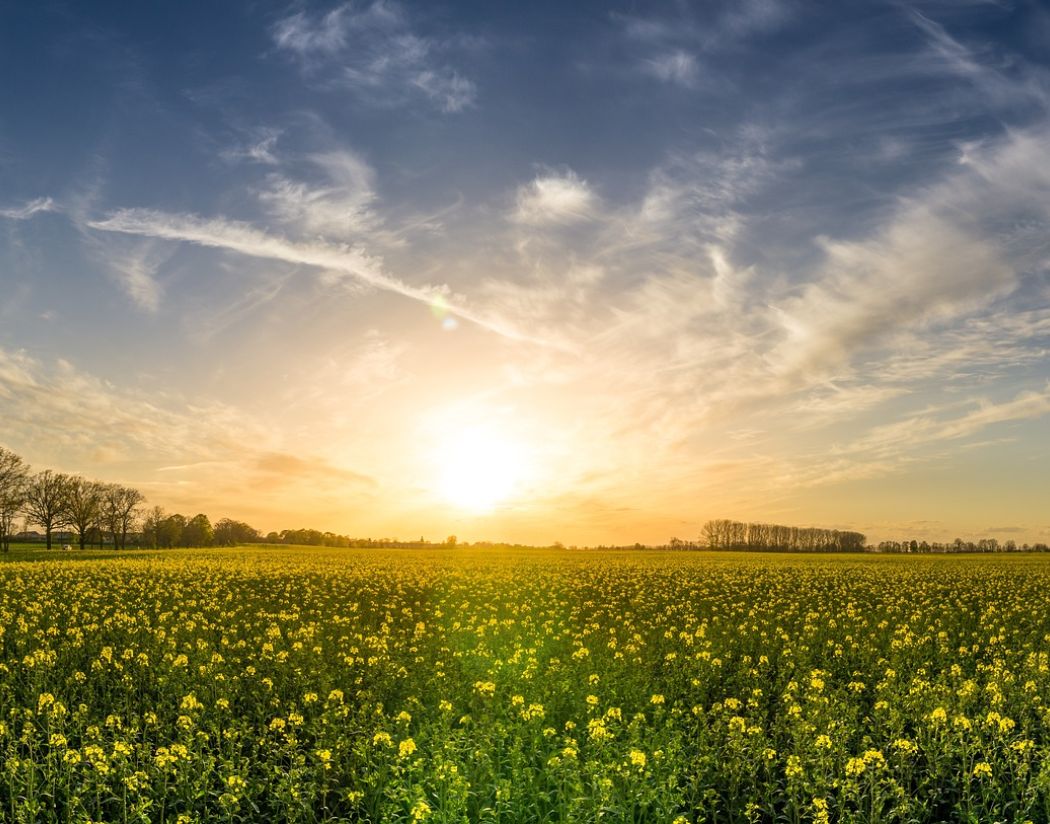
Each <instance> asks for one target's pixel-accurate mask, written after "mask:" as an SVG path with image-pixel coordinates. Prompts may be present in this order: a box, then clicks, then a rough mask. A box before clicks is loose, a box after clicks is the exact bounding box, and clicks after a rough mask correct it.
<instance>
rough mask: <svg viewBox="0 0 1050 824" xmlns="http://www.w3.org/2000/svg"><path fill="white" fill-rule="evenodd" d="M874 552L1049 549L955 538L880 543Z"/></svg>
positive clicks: (1040, 546) (1039, 550) (1021, 550)
mask: <svg viewBox="0 0 1050 824" xmlns="http://www.w3.org/2000/svg"><path fill="white" fill-rule="evenodd" d="M872 550H873V551H874V552H900V553H909V554H910V553H913V552H914V553H917V554H918V553H925V552H930V553H932V552H938V553H965V552H1047V551H1048V550H1050V547H1047V545H1046V544H1044V543H1036V544H1027V543H1024V544H1020V545H1018V543H1017V541H1014V540H1012V539H1011V540H1008V541H1003V542H1002V543H1000V542H999V541H998V540H997V539H996V538H981V539H980V540H978V541H964V540H963V539H962V538H956V539H955V540H954V541H952V542H951V543H938V542H936V541H934V542H932V543H930V542H927V541H918V540H916V539H914V538H912V539H911V540H906V541H880V542H879V544H878V545H877V546H875V547H872Z"/></svg>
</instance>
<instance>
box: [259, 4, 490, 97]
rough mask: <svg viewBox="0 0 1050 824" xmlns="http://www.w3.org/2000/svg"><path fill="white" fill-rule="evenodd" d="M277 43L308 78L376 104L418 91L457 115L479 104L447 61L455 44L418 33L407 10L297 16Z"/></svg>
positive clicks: (344, 9)
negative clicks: (350, 90)
mask: <svg viewBox="0 0 1050 824" xmlns="http://www.w3.org/2000/svg"><path fill="white" fill-rule="evenodd" d="M273 38H274V43H275V44H276V45H277V47H278V48H279V49H281V50H282V51H285V52H287V53H289V54H291V55H293V56H294V57H295V58H296V59H297V60H298V61H299V63H300V65H302V67H303V69H304V71H306V72H307V73H308V74H310V75H313V76H318V77H321V78H323V81H324V82H326V83H329V84H334V85H338V86H343V87H345V88H349V89H353V90H355V91H357V92H358V93H359V94H360V95H361V96H363V97H365V98H366V99H370V100H372V101H373V102H375V103H380V104H383V103H385V104H389V103H390V102H391V101H395V100H397V99H398V98H404V97H406V96H409V95H410V93H411V92H413V91H416V92H420V93H422V94H423V95H425V96H426V97H427V98H428V99H429V100H430V101H431V102H432V103H433V104H434V105H435V106H437V108H439V109H440V110H442V111H444V112H447V113H453V112H460V111H462V110H464V109H466V108H469V107H470V106H472V105H473V104H474V101H475V99H476V98H477V86H476V84H475V83H474V82H473V81H472V80H470V79H469V78H467V77H464V76H463V75H462V74H461V73H460V72H459V71H458V70H457V69H456V68H454V67H453V66H451V65H449V63H448V62H447V60H446V57H445V55H446V54H447V53H448V52H449V51H450V50H451V49H452V47H453V46H452V44H453V41H452V40H451V39H443V38H439V37H431V36H424V35H420V34H418V33H416V32H415V31H414V30H413V28H412V26H411V24H410V21H409V19H408V15H407V13H406V12H405V10H404V9H403V8H402V7H401V6H400V5H397V4H395V3H392V2H385V0H376V2H373V3H371V4H370V5H368V6H359V5H358V4H355V3H343V4H342V5H339V6H337V7H336V8H334V9H332V10H331V11H329V12H327V13H325V14H320V15H311V14H309V13H307V12H297V13H295V14H293V15H290V16H288V17H285V18H283V19H281V20H279V21H278V22H277V24H276V25H275V26H274V27H273Z"/></svg>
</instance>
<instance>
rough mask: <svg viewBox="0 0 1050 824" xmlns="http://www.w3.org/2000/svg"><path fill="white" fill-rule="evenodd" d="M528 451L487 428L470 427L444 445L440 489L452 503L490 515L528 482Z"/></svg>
mask: <svg viewBox="0 0 1050 824" xmlns="http://www.w3.org/2000/svg"><path fill="white" fill-rule="evenodd" d="M526 465H527V460H526V455H525V451H524V450H523V449H522V448H521V446H520V445H519V444H518V443H516V442H515V441H514V440H512V439H510V438H508V437H506V436H505V435H502V434H501V433H499V432H497V431H495V430H492V429H488V428H485V427H480V426H479V427H470V428H467V429H463V430H462V431H459V432H456V433H454V434H452V435H451V436H450V437H448V438H447V439H446V440H445V441H443V442H442V444H441V445H440V448H439V450H438V479H437V486H438V490H439V491H440V493H441V496H442V497H443V498H444V499H445V500H446V501H448V502H449V503H450V504H452V505H454V506H456V507H458V508H460V509H463V510H466V511H469V512H475V513H485V512H490V511H492V510H493V509H495V508H496V507H497V506H498V505H500V504H502V503H504V502H505V501H507V500H508V499H509V498H511V497H512V496H513V495H514V494H515V493H516V492H517V491H518V487H519V485H520V483H521V482H522V480H523V479H524V476H525V470H526Z"/></svg>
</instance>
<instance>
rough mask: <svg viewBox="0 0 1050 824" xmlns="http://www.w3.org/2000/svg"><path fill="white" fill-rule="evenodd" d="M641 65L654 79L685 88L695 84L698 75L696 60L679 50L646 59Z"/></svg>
mask: <svg viewBox="0 0 1050 824" xmlns="http://www.w3.org/2000/svg"><path fill="white" fill-rule="evenodd" d="M642 65H643V66H644V67H645V69H646V70H647V71H648V72H649V74H651V75H653V76H654V77H656V78H658V79H660V80H663V81H665V82H668V83H677V84H679V85H680V86H686V87H687V88H688V87H691V86H693V85H695V84H696V81H697V77H698V75H699V68H698V66H697V62H696V58H695V57H694V56H693V55H691V54H689V53H688V52H686V51H682V50H680V49H676V50H674V51H672V52H669V53H667V54H662V55H660V56H658V57H651V58H648V59H646V60H645V61H643V64H642Z"/></svg>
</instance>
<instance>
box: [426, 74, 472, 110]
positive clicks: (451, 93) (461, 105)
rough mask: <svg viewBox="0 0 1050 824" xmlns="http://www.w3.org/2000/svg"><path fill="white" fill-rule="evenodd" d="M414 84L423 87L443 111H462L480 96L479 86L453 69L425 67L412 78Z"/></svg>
mask: <svg viewBox="0 0 1050 824" xmlns="http://www.w3.org/2000/svg"><path fill="white" fill-rule="evenodd" d="M412 84H413V85H415V86H416V87H417V88H420V89H422V90H423V91H424V92H425V93H426V95H427V97H429V98H430V99H431V100H433V101H434V102H435V103H437V104H438V106H439V107H440V109H441V110H442V111H443V112H461V111H463V110H464V109H466V108H468V107H469V106H472V105H473V104H474V100H475V99H476V98H477V96H478V87H477V86H476V85H475V84H474V82H473V81H471V80H467V79H466V78H465V77H463V76H462V75H461V74H459V72H457V71H454V70H452V69H424V70H423V71H421V72H419V73H418V74H416V75H415V77H413V78H412Z"/></svg>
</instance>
